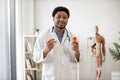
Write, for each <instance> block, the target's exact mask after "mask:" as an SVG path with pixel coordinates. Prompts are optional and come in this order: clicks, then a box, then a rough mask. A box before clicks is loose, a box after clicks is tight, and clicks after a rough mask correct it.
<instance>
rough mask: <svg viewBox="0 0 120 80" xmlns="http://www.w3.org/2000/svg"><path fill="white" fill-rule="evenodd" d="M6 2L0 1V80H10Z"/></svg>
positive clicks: (4, 0)
mask: <svg viewBox="0 0 120 80" xmlns="http://www.w3.org/2000/svg"><path fill="white" fill-rule="evenodd" d="M8 6H9V5H8V0H0V80H10V79H11V77H10V72H11V71H10V70H11V68H10V50H9V21H8V20H9V16H8V12H9V11H8Z"/></svg>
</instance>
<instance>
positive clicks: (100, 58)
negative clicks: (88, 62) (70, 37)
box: [91, 26, 105, 80]
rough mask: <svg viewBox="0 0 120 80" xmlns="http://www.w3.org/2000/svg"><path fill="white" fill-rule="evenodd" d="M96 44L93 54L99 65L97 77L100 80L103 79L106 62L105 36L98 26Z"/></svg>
mask: <svg viewBox="0 0 120 80" xmlns="http://www.w3.org/2000/svg"><path fill="white" fill-rule="evenodd" d="M95 30H96V33H95V39H96V42H95V44H93V45H92V47H91V48H92V53H93V55H95V57H96V64H97V71H96V77H97V80H100V77H101V69H102V64H103V62H104V61H105V39H104V37H103V36H101V35H100V34H99V33H98V31H99V29H98V26H95Z"/></svg>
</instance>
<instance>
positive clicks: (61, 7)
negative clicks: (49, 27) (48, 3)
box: [52, 6, 70, 18]
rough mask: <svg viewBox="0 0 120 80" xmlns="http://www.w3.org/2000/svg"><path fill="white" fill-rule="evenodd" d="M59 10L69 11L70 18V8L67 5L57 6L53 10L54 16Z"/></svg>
mask: <svg viewBox="0 0 120 80" xmlns="http://www.w3.org/2000/svg"><path fill="white" fill-rule="evenodd" d="M58 11H64V12H66V13H67V15H68V18H69V17H70V13H69V9H67V8H66V7H63V6H58V7H56V8H55V9H54V10H53V12H52V17H54V16H55V14H56V13H57V12H58Z"/></svg>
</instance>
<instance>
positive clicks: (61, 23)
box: [53, 11, 68, 29]
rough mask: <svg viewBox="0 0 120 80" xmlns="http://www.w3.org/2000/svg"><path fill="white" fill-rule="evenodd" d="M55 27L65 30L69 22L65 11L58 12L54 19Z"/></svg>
mask: <svg viewBox="0 0 120 80" xmlns="http://www.w3.org/2000/svg"><path fill="white" fill-rule="evenodd" d="M53 21H54V27H55V28H57V29H65V27H66V25H67V22H68V15H67V13H66V12H64V11H58V12H57V13H56V14H55V16H54V17H53Z"/></svg>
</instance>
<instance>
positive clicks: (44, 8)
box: [34, 0, 120, 80]
mask: <svg viewBox="0 0 120 80" xmlns="http://www.w3.org/2000/svg"><path fill="white" fill-rule="evenodd" d="M60 5H61V6H65V7H67V8H69V10H70V19H69V23H68V26H67V28H69V29H70V30H71V31H73V32H75V33H76V34H77V35H78V36H79V37H80V41H81V44H80V45H81V49H82V53H83V54H84V55H85V58H84V60H83V62H81V63H80V78H81V79H82V80H88V79H89V80H90V79H91V75H90V74H91V68H90V67H88V66H91V64H89V63H90V62H89V61H90V59H89V56H87V55H88V53H87V37H89V36H94V26H95V25H98V26H99V29H100V33H101V34H102V35H104V37H105V39H106V55H107V56H106V62H105V63H104V66H103V72H104V73H103V79H104V80H110V78H111V77H110V75H111V71H120V67H119V64H120V61H119V62H114V60H113V59H112V57H111V55H110V53H109V50H108V49H109V48H111V47H113V44H112V42H115V41H117V40H118V37H119V34H118V32H119V31H120V22H119V21H120V0H35V2H34V11H35V12H34V20H35V23H34V26H35V27H37V28H39V29H40V31H43V30H45V29H47V28H49V27H52V26H53V21H52V11H53V9H54V8H55V7H56V6H60ZM91 80H92V79H91Z"/></svg>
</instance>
